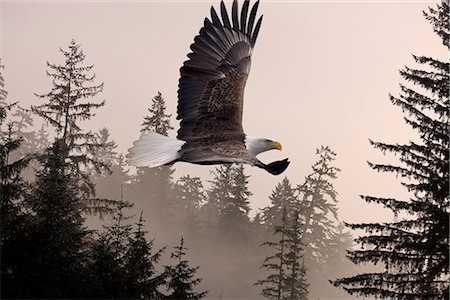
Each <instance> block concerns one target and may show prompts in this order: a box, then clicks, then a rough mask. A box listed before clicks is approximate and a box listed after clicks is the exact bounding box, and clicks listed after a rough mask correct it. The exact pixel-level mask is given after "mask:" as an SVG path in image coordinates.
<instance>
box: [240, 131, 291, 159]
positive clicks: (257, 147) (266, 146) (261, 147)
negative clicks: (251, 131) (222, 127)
mask: <svg viewBox="0 0 450 300" xmlns="http://www.w3.org/2000/svg"><path fill="white" fill-rule="evenodd" d="M245 146H246V147H247V149H248V151H250V153H252V154H253V155H255V156H256V155H258V154H260V153H262V152H265V151H268V150H272V149H277V150H279V151H281V149H282V147H281V144H280V143H279V142H277V141H272V140H269V139H266V138H257V137H253V136H248V135H247V136H246V137H245Z"/></svg>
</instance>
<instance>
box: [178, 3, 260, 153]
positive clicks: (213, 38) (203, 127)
mask: <svg viewBox="0 0 450 300" xmlns="http://www.w3.org/2000/svg"><path fill="white" fill-rule="evenodd" d="M258 4H259V2H256V3H255V4H254V5H253V7H252V9H251V10H250V14H249V0H246V1H245V2H244V4H243V7H242V11H241V14H240V17H239V13H238V4H237V1H236V0H234V2H233V6H232V11H231V21H230V19H229V17H228V13H227V10H226V8H225V4H224V3H223V1H222V2H221V4H220V15H221V18H220V17H219V16H218V15H217V13H216V11H215V10H214V8H213V7H211V20H209V19H208V18H205V22H204V26H203V28H201V30H200V33H199V35H197V36H196V37H195V39H194V43H193V44H192V45H191V50H192V53H189V54H188V57H189V60H187V61H185V62H184V64H183V66H182V67H181V69H180V73H181V77H180V81H179V90H178V116H177V119H181V124H180V125H181V127H180V129H179V130H178V136H177V138H178V139H180V140H184V141H186V147H197V148H203V147H202V146H211V144H213V143H222V142H231V143H230V146H231V145H234V146H236V145H237V147H238V148H243V149H244V150H245V144H244V138H245V135H244V132H243V129H242V110H243V97H244V87H245V83H246V81H247V77H248V74H249V72H250V64H251V60H250V58H251V55H252V51H253V47H254V45H255V41H256V38H257V36H258V32H259V28H260V26H261V21H262V16H261V17H260V18H259V19H258V21H257V22H256V23H255V18H256V11H257V9H258ZM207 144H208V145H207ZM236 150H239V149H236Z"/></svg>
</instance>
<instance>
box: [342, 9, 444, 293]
mask: <svg viewBox="0 0 450 300" xmlns="http://www.w3.org/2000/svg"><path fill="white" fill-rule="evenodd" d="M424 14H425V17H426V18H427V19H428V20H429V21H430V22H431V24H432V25H433V28H434V31H435V32H436V33H437V34H438V35H439V36H440V37H441V39H442V41H443V43H444V46H445V47H446V48H447V50H448V48H449V46H450V45H449V28H448V23H449V15H450V12H449V4H448V2H446V1H443V2H441V3H440V4H438V5H437V8H430V9H429V12H425V13H424ZM414 59H415V61H416V62H417V63H418V64H422V65H424V67H423V69H413V68H408V67H405V68H404V69H403V70H401V71H400V74H401V76H402V77H403V78H404V79H405V80H406V81H409V82H412V83H413V84H415V85H416V86H418V87H420V88H421V90H418V89H417V88H416V89H412V88H408V87H406V86H404V85H400V86H401V93H400V97H394V96H390V100H391V102H392V103H393V104H394V105H396V106H399V107H400V108H401V109H402V110H403V112H404V113H405V114H406V115H407V116H406V117H405V121H406V123H407V124H408V125H410V126H411V127H412V128H414V129H416V130H417V131H418V134H419V136H420V142H413V141H410V142H409V143H407V144H387V143H382V142H373V141H371V144H372V145H373V146H374V147H375V148H377V149H380V150H381V151H383V152H392V153H394V154H398V155H399V156H400V164H397V165H391V164H372V163H369V165H370V167H371V168H373V169H374V170H376V171H381V172H390V173H395V174H398V175H400V176H402V177H404V178H406V179H407V180H404V181H402V185H403V186H404V187H405V188H407V190H408V191H409V192H411V193H412V195H411V197H410V198H409V199H408V200H398V199H394V198H384V197H373V196H362V198H363V199H364V200H365V201H367V202H375V203H379V204H382V205H383V206H384V207H386V208H389V209H391V210H392V211H393V212H394V213H395V214H400V213H402V214H404V215H405V218H402V219H401V220H394V221H393V222H385V223H363V224H351V225H349V226H350V228H352V229H361V230H364V231H365V232H366V235H364V236H361V237H359V238H357V239H356V240H355V241H356V242H357V243H358V244H360V245H361V247H362V249H361V250H353V251H350V253H349V259H350V260H351V261H352V262H354V263H355V264H361V263H369V262H370V263H373V264H378V263H381V264H383V266H384V268H383V269H384V270H383V271H381V272H374V273H363V274H359V275H355V276H353V277H347V278H341V279H338V280H336V281H334V284H335V285H336V286H339V287H342V288H344V289H345V290H346V291H347V292H348V293H350V294H356V295H365V296H369V295H370V296H376V297H380V298H396V299H445V298H446V299H448V290H449V215H448V214H449V201H450V197H449V136H448V124H449V111H450V103H449V89H448V82H449V80H450V74H449V70H450V69H449V67H450V65H449V63H448V61H447V62H443V61H440V60H437V59H434V58H431V57H425V56H414Z"/></svg>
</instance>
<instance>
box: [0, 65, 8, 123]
mask: <svg viewBox="0 0 450 300" xmlns="http://www.w3.org/2000/svg"><path fill="white" fill-rule="evenodd" d="M4 68H5V66H4V65H2V59H1V58H0V107H1V110H0V120H3V119H4V118H5V117H6V110H5V109H6V106H5V104H6V103H5V100H6V96H7V95H8V92H7V91H6V90H5V78H4V77H3V73H2V71H1V70H2V69H4Z"/></svg>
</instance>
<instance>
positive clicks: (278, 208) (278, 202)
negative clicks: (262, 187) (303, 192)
mask: <svg viewBox="0 0 450 300" xmlns="http://www.w3.org/2000/svg"><path fill="white" fill-rule="evenodd" d="M269 199H270V202H271V205H270V206H268V207H266V208H264V209H263V211H262V221H263V222H264V224H265V225H266V226H267V227H268V228H270V229H271V228H273V226H276V225H279V224H280V223H281V218H282V216H283V209H284V208H285V209H286V210H287V211H288V212H292V211H294V210H296V209H298V203H299V199H298V192H297V190H296V189H295V188H294V187H292V184H291V182H290V181H289V179H288V178H287V177H284V178H283V180H282V181H281V182H280V183H278V184H277V185H276V186H275V190H273V191H272V194H271V195H270V196H269Z"/></svg>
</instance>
